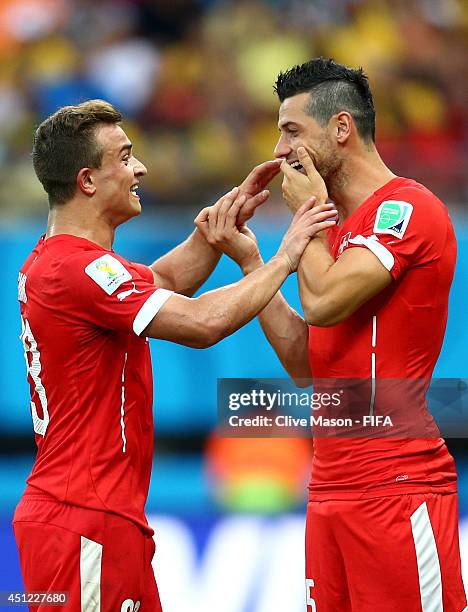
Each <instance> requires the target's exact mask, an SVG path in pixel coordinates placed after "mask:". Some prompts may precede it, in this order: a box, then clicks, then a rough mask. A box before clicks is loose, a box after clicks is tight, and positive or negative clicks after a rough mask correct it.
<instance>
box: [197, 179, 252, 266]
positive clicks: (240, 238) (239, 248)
mask: <svg viewBox="0 0 468 612" xmlns="http://www.w3.org/2000/svg"><path fill="white" fill-rule="evenodd" d="M246 201H247V197H246V195H245V194H241V193H240V192H239V187H234V189H232V190H231V191H230V192H229V193H227V194H225V195H224V196H222V197H221V198H220V199H219V200H218V201H217V202H216V203H215V204H213V206H208V207H207V208H204V209H203V210H202V211H201V212H200V213H199V214H198V215H197V217H196V219H195V225H196V226H197V228H198V229H199V231H200V232H201V233H202V234H203V236H204V237H205V240H206V241H207V242H208V243H209V244H211V245H212V246H213V247H215V248H216V249H217V250H219V251H221V252H222V253H226V255H228V256H229V257H230V258H231V259H233V260H234V261H235V262H237V263H238V264H239V265H240V266H241V267H244V266H246V265H248V263H249V262H251V261H254V260H257V259H258V258H259V257H260V254H259V251H258V245H257V239H256V237H255V235H254V233H253V232H252V231H251V230H250V229H249V228H248V227H247V226H246V225H242V226H241V227H238V226H237V223H238V215H239V211H240V210H241V208H242V207H243V206H244V205H245V203H246Z"/></svg>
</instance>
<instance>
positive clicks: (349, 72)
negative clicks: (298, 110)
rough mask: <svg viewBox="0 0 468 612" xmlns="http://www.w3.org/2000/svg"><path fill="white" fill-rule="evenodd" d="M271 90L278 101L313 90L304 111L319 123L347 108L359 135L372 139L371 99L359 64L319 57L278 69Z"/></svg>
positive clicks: (372, 108) (373, 127)
mask: <svg viewBox="0 0 468 612" xmlns="http://www.w3.org/2000/svg"><path fill="white" fill-rule="evenodd" d="M274 90H275V91H276V93H277V94H278V98H279V99H280V102H283V101H284V100H285V99H286V98H290V97H292V96H295V95H297V94H300V93H306V92H310V93H313V96H311V97H310V102H309V103H308V105H307V107H306V112H307V113H308V114H309V115H311V116H312V117H313V118H314V119H316V120H317V121H318V122H319V123H320V125H326V124H327V123H328V122H329V121H330V119H331V117H333V115H336V114H337V113H339V112H341V111H347V112H348V113H349V114H350V115H351V116H352V118H353V119H354V123H355V124H356V128H357V130H358V132H359V135H360V136H361V138H362V139H363V140H364V141H366V142H369V141H371V140H372V142H375V109H374V100H373V98H372V93H371V90H370V88H369V81H368V79H367V76H366V75H365V74H364V72H363V70H362V68H359V69H357V70H354V69H353V68H348V67H347V66H343V65H342V64H338V63H337V62H335V61H334V60H332V59H324V58H323V57H319V58H316V59H313V60H310V61H309V62H306V63H305V64H301V65H300V66H294V67H293V68H291V69H290V70H286V72H280V74H279V75H278V78H277V80H276V83H275V85H274Z"/></svg>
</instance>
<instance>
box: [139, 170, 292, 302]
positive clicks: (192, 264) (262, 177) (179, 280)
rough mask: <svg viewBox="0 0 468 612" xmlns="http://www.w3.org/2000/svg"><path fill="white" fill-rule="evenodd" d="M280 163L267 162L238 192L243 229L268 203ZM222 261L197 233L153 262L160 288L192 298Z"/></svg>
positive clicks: (155, 279)
mask: <svg viewBox="0 0 468 612" xmlns="http://www.w3.org/2000/svg"><path fill="white" fill-rule="evenodd" d="M280 163H281V162H280V161H278V160H273V161H266V162H263V163H262V164H260V165H258V166H256V167H255V168H254V169H253V170H252V172H250V174H249V175H248V176H247V177H246V179H245V180H244V181H243V182H242V183H241V185H240V186H239V187H238V188H235V189H237V191H238V193H239V194H240V195H244V196H245V201H244V204H243V206H242V208H241V210H240V212H239V217H238V220H237V224H238V225H239V226H241V225H242V224H243V223H245V221H246V220H247V219H250V217H252V215H253V214H254V212H255V209H256V208H257V207H258V206H260V205H261V204H263V203H264V202H266V201H267V199H268V197H269V195H270V194H269V192H268V191H267V190H266V189H265V187H266V186H267V185H268V183H269V182H270V181H271V179H272V178H273V177H275V176H276V175H277V174H278V172H279V170H280ZM231 193H232V192H231ZM236 193H237V192H236ZM226 195H227V194H226ZM226 195H225V196H222V198H220V200H221V199H223V198H225V197H226ZM220 200H218V202H219V201H220ZM220 257H221V252H220V251H219V250H218V249H216V248H215V247H214V246H213V245H210V244H209V243H208V242H207V241H206V240H205V238H204V236H203V234H202V233H201V232H200V231H199V230H198V229H196V230H195V231H194V232H193V233H192V234H191V235H190V236H189V237H188V238H187V240H184V242H182V243H181V244H179V245H178V246H176V247H175V248H174V249H172V250H171V251H169V253H167V254H166V255H163V256H162V257H160V258H159V259H157V260H156V261H155V262H153V263H152V264H151V266H150V268H151V270H152V272H153V275H154V281H155V284H156V285H157V286H158V287H162V288H164V289H170V290H171V291H176V292H177V293H180V294H182V295H186V296H192V295H193V294H194V293H195V292H196V291H197V289H199V288H200V287H201V286H202V285H203V283H204V282H205V281H206V279H207V278H208V277H209V276H210V275H211V273H212V272H213V270H214V269H215V268H216V266H217V264H218V261H219V259H220Z"/></svg>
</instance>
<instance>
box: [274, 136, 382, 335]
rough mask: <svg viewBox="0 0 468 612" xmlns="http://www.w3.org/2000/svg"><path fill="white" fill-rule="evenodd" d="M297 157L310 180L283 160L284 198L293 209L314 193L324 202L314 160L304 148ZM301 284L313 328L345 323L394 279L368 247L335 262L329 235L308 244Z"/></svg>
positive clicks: (301, 295)
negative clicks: (330, 250) (329, 244)
mask: <svg viewBox="0 0 468 612" xmlns="http://www.w3.org/2000/svg"><path fill="white" fill-rule="evenodd" d="M298 157H299V161H300V162H301V164H302V166H303V167H304V169H305V170H306V172H307V176H304V175H303V174H300V173H299V172H297V171H296V170H294V169H292V168H291V167H290V166H289V165H288V164H287V163H286V162H283V165H282V169H283V172H284V180H283V194H284V197H285V199H286V201H287V203H288V206H289V207H290V208H291V209H292V210H293V211H294V210H295V209H296V208H297V207H298V206H299V205H300V202H301V200H302V199H303V198H304V197H307V196H308V195H310V191H311V190H312V191H313V192H315V193H317V194H318V197H319V198H320V201H322V202H323V201H325V200H326V198H327V191H326V188H325V184H324V182H323V179H322V177H321V176H320V175H319V173H318V172H317V170H316V168H315V166H314V164H313V162H312V159H311V158H310V157H309V155H308V154H307V152H306V150H305V149H303V148H299V149H298ZM297 277H298V283H299V294H300V298H301V304H302V307H303V309H304V316H305V320H306V322H307V323H308V324H309V325H318V326H321V327H327V326H330V325H335V324H336V323H340V322H341V321H344V320H345V319H347V318H348V317H349V316H350V315H352V314H353V313H354V312H355V311H356V310H357V309H358V308H359V307H360V306H361V305H362V304H364V303H365V302H367V301H368V300H369V299H370V298H372V297H373V296H374V295H376V294H377V293H379V292H380V291H382V290H383V289H384V288H385V287H386V286H387V285H389V284H390V283H391V281H392V276H391V274H390V272H389V271H388V270H387V269H386V268H385V266H384V265H383V264H382V263H381V262H380V260H379V259H378V258H377V257H376V255H374V254H373V253H372V252H371V251H369V250H368V249H366V248H352V249H347V250H346V251H344V253H343V254H342V255H341V256H340V257H339V259H338V260H336V261H335V260H334V259H333V257H332V256H331V255H330V252H329V249H328V241H327V236H326V234H325V232H321V233H320V234H317V236H315V237H314V239H313V240H312V241H311V242H310V244H309V245H308V246H307V248H306V250H305V252H304V255H303V256H302V259H301V262H300V264H299V267H298V273H297Z"/></svg>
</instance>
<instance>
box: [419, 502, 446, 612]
mask: <svg viewBox="0 0 468 612" xmlns="http://www.w3.org/2000/svg"><path fill="white" fill-rule="evenodd" d="M411 529H412V531H413V538H414V546H415V548H416V559H417V564H418V575H419V592H420V594H421V607H422V612H442V610H443V609H444V606H443V602H442V578H441V574H440V563H439V555H438V553H437V546H436V541H435V537H434V532H433V530H432V525H431V520H430V518H429V512H428V511H427V504H426V502H423V503H422V504H421V505H420V506H419V508H417V509H416V510H415V511H414V512H413V514H412V515H411Z"/></svg>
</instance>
